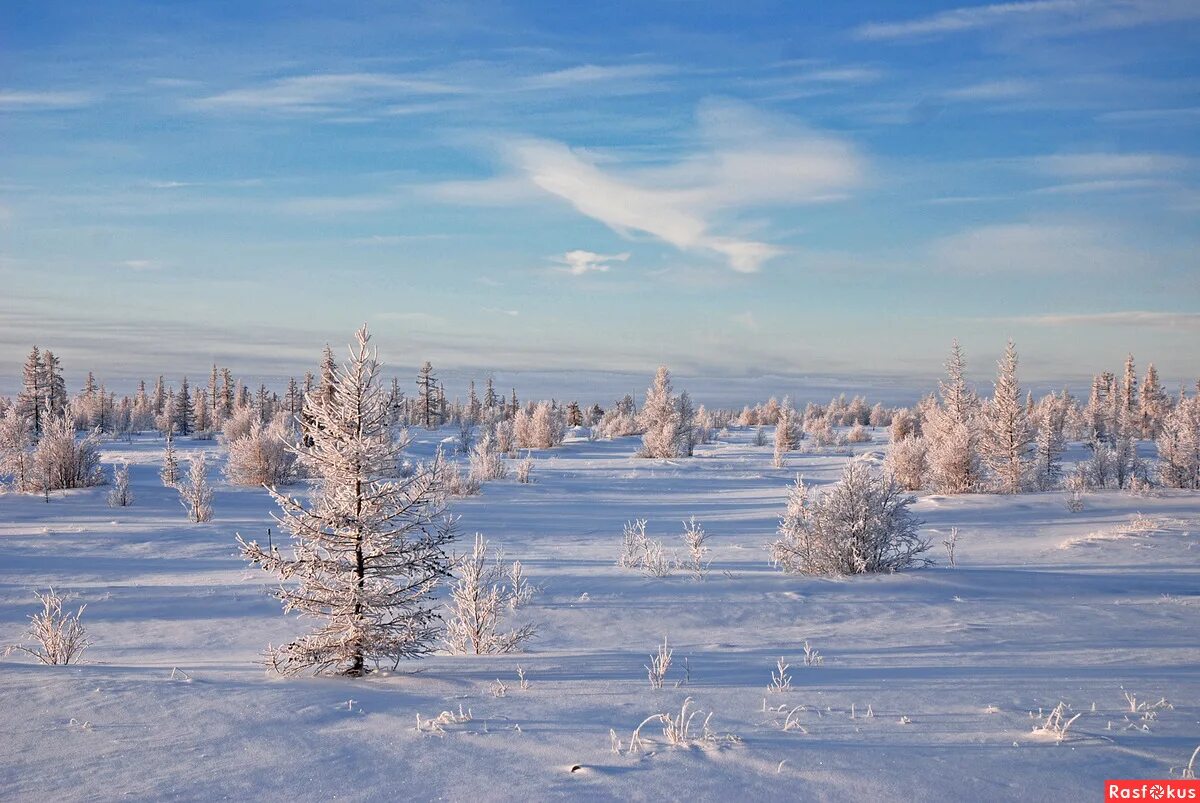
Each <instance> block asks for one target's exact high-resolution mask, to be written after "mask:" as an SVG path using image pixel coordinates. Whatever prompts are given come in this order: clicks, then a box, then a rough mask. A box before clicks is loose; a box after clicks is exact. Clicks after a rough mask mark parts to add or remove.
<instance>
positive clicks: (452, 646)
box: [445, 534, 536, 655]
mask: <svg viewBox="0 0 1200 803" xmlns="http://www.w3.org/2000/svg"><path fill="white" fill-rule="evenodd" d="M456 566H457V569H458V572H457V575H458V576H457V578H456V579H455V581H454V583H453V584H452V585H451V587H450V610H449V619H448V621H447V622H446V637H445V642H446V646H447V648H449V650H450V652H452V653H457V654H463V653H473V654H475V655H484V654H487V653H506V652H516V651H517V650H519V649H520V648H521V645H522V644H523V643H524V642H526V641H528V640H529V639H531V638H533V636H534V635H535V634H536V629H535V628H534V626H533V625H524V626H522V627H519V628H517V629H515V630H509V631H502V630H501V626H502V624H503V619H504V611H505V610H506V609H509V608H512V607H516V606H514V605H512V597H513V590H512V589H508V588H505V585H504V570H503V567H502V566H500V565H499V564H494V563H489V561H488V557H487V541H486V540H485V539H484V537H483V536H482V535H479V534H476V535H475V548H474V549H473V550H472V551H471V552H469V553H468V554H466V555H463V556H462V557H460V558H459V559H458V560H457V561H456ZM517 574H518V576H519V575H520V572H519V571H518V572H517Z"/></svg>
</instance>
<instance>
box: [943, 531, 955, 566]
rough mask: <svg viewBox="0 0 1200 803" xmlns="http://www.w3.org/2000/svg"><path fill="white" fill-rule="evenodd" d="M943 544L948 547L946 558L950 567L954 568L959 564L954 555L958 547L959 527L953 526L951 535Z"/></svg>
mask: <svg viewBox="0 0 1200 803" xmlns="http://www.w3.org/2000/svg"><path fill="white" fill-rule="evenodd" d="M942 546H944V547H946V560H947V562H949V564H950V567H951V568H954V567H955V566H957V565H958V561H957V560H956V559H955V557H954V552H955V550H956V549H958V528H957V527H951V528H950V535H949V536H948V537H947V538H946V539H945V540H944V541H942Z"/></svg>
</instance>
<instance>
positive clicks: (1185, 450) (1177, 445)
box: [1155, 397, 1200, 490]
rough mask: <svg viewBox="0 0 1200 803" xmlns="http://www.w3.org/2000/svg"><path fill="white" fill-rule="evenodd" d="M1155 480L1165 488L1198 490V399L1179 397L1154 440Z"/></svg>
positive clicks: (1199, 443) (1199, 415)
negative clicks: (1155, 452)
mask: <svg viewBox="0 0 1200 803" xmlns="http://www.w3.org/2000/svg"><path fill="white" fill-rule="evenodd" d="M1155 445H1156V446H1157V447H1158V479H1159V482H1161V483H1162V484H1163V485H1165V486H1167V487H1168V488H1190V489H1192V490H1200V398H1197V397H1193V398H1190V399H1188V398H1181V399H1180V400H1179V404H1177V405H1176V406H1175V409H1174V410H1172V411H1171V412H1170V413H1168V414H1167V416H1166V417H1165V418H1164V419H1163V422H1162V430H1161V432H1160V433H1159V435H1158V439H1157V440H1156V441H1155Z"/></svg>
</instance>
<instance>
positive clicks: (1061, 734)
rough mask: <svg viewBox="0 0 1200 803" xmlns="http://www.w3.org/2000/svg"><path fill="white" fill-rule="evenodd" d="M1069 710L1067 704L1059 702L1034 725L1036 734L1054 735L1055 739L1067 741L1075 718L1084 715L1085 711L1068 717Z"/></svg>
mask: <svg viewBox="0 0 1200 803" xmlns="http://www.w3.org/2000/svg"><path fill="white" fill-rule="evenodd" d="M1068 711H1069V709H1068V707H1067V704H1066V703H1063V702H1059V704H1058V705H1056V706H1054V709H1053V710H1052V711H1051V712H1050V713H1049V714H1046V715H1045V717H1044V718H1043V719H1041V720H1040V721H1039V722H1038V724H1036V725H1034V727H1033V732H1034V734H1036V735H1038V736H1052V737H1054V739H1055V741H1059V742H1064V741H1066V740H1067V737H1068V736H1069V735H1070V733H1071V726H1072V725H1074V724H1075V720H1077V719H1079V718H1080V717H1081V716H1083V713H1082V712H1080V713H1078V714H1076V715H1075V716H1073V717H1068V716H1067V712H1068Z"/></svg>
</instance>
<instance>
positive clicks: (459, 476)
mask: <svg viewBox="0 0 1200 803" xmlns="http://www.w3.org/2000/svg"><path fill="white" fill-rule="evenodd" d="M443 472H444V476H443V481H444V483H445V484H444V486H443V488H444V491H445V493H446V495H447V496H452V497H459V498H462V497H467V496H475V495H476V494H477V493H479V491H480V490H481V489H482V487H483V486H482V484H481V483H480V482H479V478H478V477H476V476H475V475H474V474H472V473H471V472H470V471H463V470H462V468H461V467H459V466H457V465H455V464H454V463H446V464H445V468H444V469H443Z"/></svg>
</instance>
